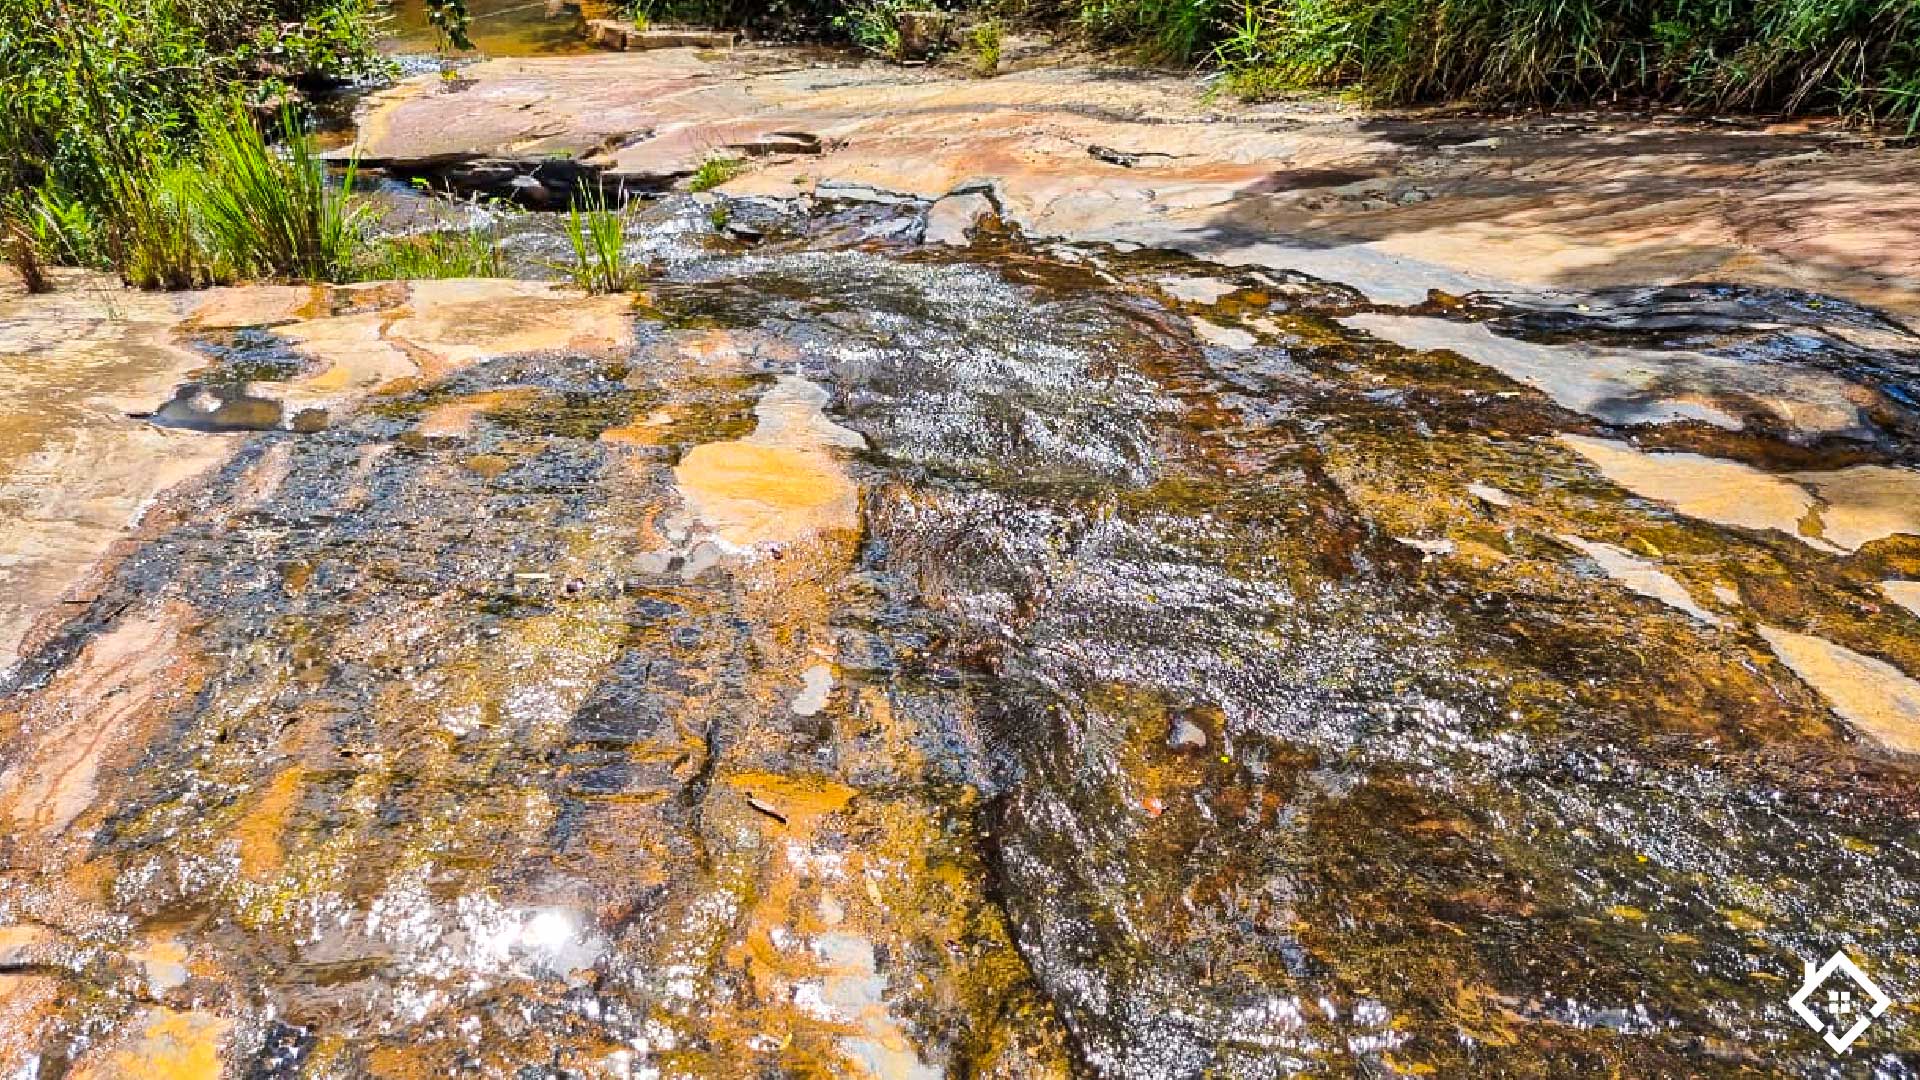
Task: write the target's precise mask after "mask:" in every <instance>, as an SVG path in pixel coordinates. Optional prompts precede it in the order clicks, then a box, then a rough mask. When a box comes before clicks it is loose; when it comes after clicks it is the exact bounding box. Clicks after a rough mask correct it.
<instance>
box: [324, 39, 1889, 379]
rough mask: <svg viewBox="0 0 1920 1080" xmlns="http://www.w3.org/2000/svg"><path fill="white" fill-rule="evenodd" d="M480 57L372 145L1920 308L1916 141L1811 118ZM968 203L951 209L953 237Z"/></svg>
mask: <svg viewBox="0 0 1920 1080" xmlns="http://www.w3.org/2000/svg"><path fill="white" fill-rule="evenodd" d="M460 76H461V77H460V79H459V80H457V81H456V82H453V83H447V82H445V81H444V80H441V79H439V78H438V77H436V76H425V77H421V78H417V79H413V80H410V81H408V82H405V83H402V84H400V85H399V86H397V87H395V88H393V89H392V90H389V91H386V92H383V93H382V94H380V95H377V96H376V97H375V98H373V99H372V100H371V102H370V103H369V106H368V107H367V108H366V109H365V110H364V112H363V116H362V130H361V135H360V141H359V145H358V147H357V152H358V153H359V154H360V155H361V157H362V161H363V163H366V164H369V165H374V166H381V167H386V168H391V169H393V170H395V171H397V172H400V173H403V174H409V175H418V176H427V177H432V178H435V179H437V180H440V181H442V182H446V183H450V184H452V185H454V186H456V187H460V188H463V189H467V190H481V191H486V192H488V193H491V194H499V195H504V196H509V197H516V198H518V197H521V194H522V193H523V192H524V191H528V190H535V191H538V192H540V193H542V198H549V197H552V198H556V199H560V200H563V199H564V198H565V191H566V190H567V189H569V188H571V186H572V185H573V184H574V183H575V181H576V178H577V177H579V176H587V177H590V178H591V177H598V178H599V179H600V180H601V182H602V186H603V187H604V188H605V189H606V190H607V191H609V192H610V193H614V194H618V193H620V192H623V191H625V192H635V191H643V192H644V191H653V190H657V189H660V188H664V187H668V186H671V185H673V184H675V183H676V182H678V181H680V180H681V179H683V178H684V177H686V176H688V175H689V174H691V173H692V172H693V171H694V170H695V169H697V168H698V167H699V166H700V164H701V162H702V161H704V160H705V159H707V158H709V157H712V156H716V155H717V156H726V157H735V158H746V159H751V160H752V161H753V167H752V168H751V169H749V170H747V171H746V172H745V173H743V174H742V175H740V176H737V177H736V178H734V179H733V180H731V181H730V182H728V183H727V184H726V185H724V187H723V189H722V190H724V191H727V192H729V193H732V194H734V195H736V196H743V197H744V196H757V197H777V198H781V199H813V198H845V197H859V196H860V194H861V193H870V194H871V195H874V196H881V197H896V198H897V197H911V198H914V199H919V200H924V201H928V202H936V203H938V202H940V201H942V200H945V199H946V198H947V197H949V196H956V195H964V194H966V193H968V192H973V191H981V190H988V191H991V192H992V193H993V195H994V198H995V200H996V205H997V206H998V208H999V211H1000V213H1001V214H1002V215H1003V216H1004V217H1005V218H1006V219H1007V220H1008V221H1009V222H1012V223H1014V224H1017V225H1018V226H1019V227H1020V228H1021V229H1023V230H1024V231H1025V232H1026V233H1027V234H1028V235H1031V236H1048V237H1057V238H1062V239H1070V240H1078V241H1097V242H1106V243H1124V244H1140V245H1148V246H1154V247H1163V248H1172V249H1177V250H1181V251H1185V252H1189V253H1192V254H1195V255H1200V256H1204V257H1206V258H1209V259H1212V260H1215V261H1218V262H1222V263H1230V264H1236V265H1248V266H1264V267H1268V268H1272V269H1280V270H1297V271H1302V272H1305V273H1310V274H1314V275H1316V276H1318V277H1320V278H1323V279H1325V280H1328V281H1333V282H1339V283H1342V284H1346V285H1349V286H1351V287H1353V288H1356V289H1358V290H1360V291H1361V292H1362V293H1364V294H1365V295H1367V296H1368V297H1370V298H1372V299H1374V300H1378V301H1381V302H1386V303H1395V304H1404V303H1416V302H1418V301H1420V300H1422V299H1424V298H1425V297H1426V295H1427V291H1428V290H1429V289H1442V290H1445V291H1447V292H1451V293H1456V294H1463V293H1466V292H1470V291H1476V290H1496V289H1515V288H1519V289H1525V290H1528V291H1531V292H1542V291H1562V290H1577V291H1578V296H1575V297H1574V299H1575V300H1578V299H1580V298H1581V297H1585V296H1586V294H1587V291H1588V290H1594V289H1602V288H1609V287H1622V288H1632V289H1644V288H1645V287H1647V286H1653V285H1661V284H1667V283H1673V282H1708V283H1717V282H1734V283H1739V284H1746V285H1769V286H1779V287H1785V288H1797V289H1805V290H1811V291H1814V292H1818V293H1825V294H1831V295H1838V296H1842V297H1846V298H1848V299H1851V300H1854V301H1858V302H1861V303H1866V304H1870V305H1874V306H1876V307H1880V308H1883V309H1887V310H1891V311H1894V312H1897V313H1899V314H1900V315H1901V316H1902V317H1904V318H1906V319H1909V320H1910V319H1913V318H1915V317H1920V301H1916V300H1915V297H1916V296H1920V193H1916V191H1915V189H1914V186H1913V185H1912V184H1911V183H1910V182H1909V181H1910V180H1911V176H1912V171H1913V165H1912V153H1911V151H1910V150H1903V149H1894V148H1887V147H1885V146H1877V145H1875V144H1873V142H1872V140H1869V139H1862V138H1859V137H1857V136H1855V135H1851V134H1846V133H1842V132H1838V131H1833V132H1826V133H1821V132H1818V131H1814V132H1808V131H1806V130H1804V125H1802V126H1801V127H1800V128H1797V129H1793V130H1772V129H1767V128H1764V127H1762V126H1760V125H1757V124H1755V125H1749V126H1746V127H1726V126H1712V125H1706V124H1701V123H1697V122H1692V121H1686V120H1680V119H1677V118H1669V117H1658V116H1655V117H1621V116H1611V117H1609V116H1600V115H1588V114H1574V115H1567V116H1555V117H1498V116H1486V115H1423V114H1382V113H1368V112H1363V111H1360V110H1357V109H1355V108H1354V107H1352V106H1350V105H1345V104H1341V103H1339V102H1336V101H1333V100H1331V99H1304V100H1295V101H1290V102H1283V103H1279V104H1272V105H1262V106H1242V105H1238V104H1235V103H1233V102H1231V101H1230V100H1227V99H1225V98H1223V97H1214V96H1210V95H1207V94H1205V93H1204V92H1203V91H1204V88H1203V87H1201V86H1199V85H1197V84H1196V83H1195V81H1193V80H1192V79H1186V78H1179V77H1175V76H1155V75H1150V74H1145V73H1142V72H1141V71H1139V70H1136V69H1115V68H1103V67H1062V66H1048V67H1041V68H1035V69H1031V70H1023V71H1018V72H1013V73H1010V74H1006V75H1003V76H1001V77H998V78H994V79H968V78H955V77H953V76H951V75H945V74H939V73H935V72H932V71H929V70H926V69H910V70H903V69H901V68H899V67H897V66H892V65H886V64H879V63H873V64H865V65H862V64H856V63H846V62H841V63H826V62H821V60H820V59H819V58H818V57H817V56H816V55H810V54H805V53H798V52H791V51H783V50H779V49H755V50H749V51H744V52H738V53H733V54H727V55H720V54H716V53H709V52H701V51H699V50H694V49H666V50H660V51H656V52H648V53H633V54H618V55H615V54H600V55H593V56H586V57H566V58H542V57H534V58H503V59H493V60H488V61H485V62H483V63H479V64H475V65H472V66H469V67H465V68H462V69H461V72H460ZM795 136H800V137H804V138H805V139H806V140H808V142H807V144H806V145H805V146H804V148H802V149H800V150H799V151H798V152H795V150H794V148H792V147H791V145H790V143H791V140H792V139H793V138H794V137H795ZM346 152H347V151H342V153H346ZM516 176H518V177H531V178H532V179H533V182H532V185H531V186H530V187H522V188H518V189H516V188H515V187H513V185H512V182H511V181H512V179H513V178H514V177H516ZM556 193H557V194H556ZM536 205H538V204H536ZM961 212H962V207H961V206H960V205H950V206H946V207H944V208H943V209H942V210H941V211H940V213H939V214H938V215H936V219H935V222H934V224H935V225H936V226H937V228H936V230H935V233H934V237H935V241H934V242H942V243H945V242H951V239H952V237H953V236H954V234H955V227H956V226H955V223H954V219H956V218H958V217H959V216H960V213H961ZM1569 295H1572V294H1569ZM1559 299H1560V300H1566V299H1567V296H1565V295H1563V296H1561V297H1559ZM1669 359H1670V360H1671V361H1672V362H1674V363H1680V364H1685V363H1687V358H1685V357H1684V356H1680V355H1675V356H1673V357H1670V358H1669Z"/></svg>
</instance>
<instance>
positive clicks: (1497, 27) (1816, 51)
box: [1086, 0, 1920, 130]
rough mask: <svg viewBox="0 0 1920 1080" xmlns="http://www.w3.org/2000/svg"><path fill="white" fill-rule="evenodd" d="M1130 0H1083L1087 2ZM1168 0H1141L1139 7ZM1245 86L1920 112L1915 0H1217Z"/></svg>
mask: <svg viewBox="0 0 1920 1080" xmlns="http://www.w3.org/2000/svg"><path fill="white" fill-rule="evenodd" d="M1120 2H1125V0H1086V3H1087V4H1088V5H1089V6H1094V5H1106V4H1112V3H1120ZM1165 2H1167V0H1138V2H1137V3H1133V4H1131V6H1134V7H1136V8H1139V9H1141V10H1147V9H1149V8H1153V7H1156V6H1158V5H1161V4H1163V3H1165ZM1213 6H1214V7H1215V9H1216V10H1215V11H1214V19H1215V27H1216V29H1215V39H1214V53H1213V56H1214V58H1215V59H1217V60H1218V61H1219V62H1220V63H1221V64H1222V65H1223V66H1225V67H1227V68H1228V70H1229V72H1230V73H1231V78H1230V82H1231V84H1232V85H1233V86H1234V87H1235V88H1236V89H1238V90H1240V91H1242V92H1243V93H1248V94H1252V95H1259V94H1262V93H1266V92H1270V91H1273V90H1276V89H1283V88H1288V87H1297V86H1306V85H1326V84H1351V85H1355V86H1357V87H1359V88H1360V89H1361V90H1363V91H1364V92H1365V93H1366V94H1368V95H1369V96H1370V97H1372V98H1374V99H1376V100H1380V101H1385V102H1411V101H1420V100H1435V99H1457V98H1474V99H1481V100H1492V101H1512V102H1526V103H1538V104H1562V103H1572V102H1593V101H1599V102H1610V101H1611V102H1619V101H1636V100H1637V101H1665V102H1673V103H1678V104H1682V105H1687V106H1693V107H1699V108H1716V109H1743V110H1757V111H1769V112H1770V111H1785V112H1800V111H1807V110H1832V111H1840V112H1848V113H1853V114H1856V115H1859V116H1862V117H1865V118H1867V119H1870V120H1874V121H1880V122H1891V123H1897V124H1901V125H1903V126H1905V127H1907V128H1908V129H1909V130H1913V129H1914V128H1915V126H1916V125H1920V2H1917V0H1750V2H1740V3H1736V2H1733V0H1215V3H1214V5H1213Z"/></svg>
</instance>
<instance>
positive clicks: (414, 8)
mask: <svg viewBox="0 0 1920 1080" xmlns="http://www.w3.org/2000/svg"><path fill="white" fill-rule="evenodd" d="M389 4H390V11H391V15H392V21H391V22H389V23H388V27H389V29H390V34H391V36H389V37H388V38H387V40H386V42H385V47H386V49H387V51H389V52H395V53H432V52H438V51H441V49H442V47H443V45H444V42H443V41H442V39H441V37H440V33H439V31H438V30H436V29H435V28H434V25H433V23H432V22H431V21H429V20H428V18H427V5H426V0H389ZM599 9H600V5H598V4H596V3H595V0H467V10H468V12H469V14H470V15H471V17H472V21H471V22H470V23H469V25H468V30H467V37H468V38H469V39H470V40H472V42H473V44H474V48H475V49H476V50H477V51H478V52H480V53H482V54H484V55H486V56H555V55H564V54H567V53H578V52H586V51H588V49H589V46H588V43H587V38H586V25H587V19H589V18H597V17H598V16H599Z"/></svg>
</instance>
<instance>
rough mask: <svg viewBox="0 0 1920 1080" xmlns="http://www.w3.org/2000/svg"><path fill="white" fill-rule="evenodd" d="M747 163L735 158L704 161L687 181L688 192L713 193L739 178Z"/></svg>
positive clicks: (716, 158)
mask: <svg viewBox="0 0 1920 1080" xmlns="http://www.w3.org/2000/svg"><path fill="white" fill-rule="evenodd" d="M746 167H747V163H746V162H744V161H742V160H740V159H739V158H734V157H722V156H717V155H716V156H714V157H710V158H708V159H706V160H705V161H702V162H701V163H700V167H699V168H698V169H695V170H694V171H693V176H692V177H691V178H690V179H689V180H688V181H687V190H688V191H712V190H713V189H714V188H717V187H719V186H720V185H721V184H724V183H726V182H727V181H729V180H731V179H733V178H734V177H736V176H739V175H740V174H741V172H743V171H744V170H745V169H746Z"/></svg>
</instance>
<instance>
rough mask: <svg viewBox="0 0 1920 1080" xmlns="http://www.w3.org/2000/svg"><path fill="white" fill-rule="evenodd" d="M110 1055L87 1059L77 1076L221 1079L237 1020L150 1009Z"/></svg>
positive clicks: (81, 1079) (95, 1079) (91, 1079)
mask: <svg viewBox="0 0 1920 1080" xmlns="http://www.w3.org/2000/svg"><path fill="white" fill-rule="evenodd" d="M139 1024H140V1027H139V1028H138V1030H137V1031H136V1032H135V1033H133V1034H131V1035H130V1036H129V1037H128V1038H126V1039H125V1040H123V1041H122V1042H121V1043H120V1044H119V1045H118V1046H117V1047H115V1048H114V1049H113V1050H112V1051H111V1053H109V1054H108V1055H107V1056H106V1057H105V1059H104V1060H101V1061H98V1062H94V1061H92V1060H91V1059H83V1060H82V1062H81V1064H80V1067H79V1068H78V1069H77V1070H75V1071H74V1072H73V1073H71V1074H69V1075H70V1076H71V1077H72V1078H73V1080H219V1078H220V1076H221V1074H222V1063H221V1052H222V1049H223V1047H224V1044H225V1042H226V1039H227V1036H228V1035H229V1034H230V1033H231V1032H232V1030H233V1021H231V1020H228V1019H226V1018H225V1017H220V1016H215V1015H213V1014H211V1013H205V1012H200V1011H198V1010H195V1011H190V1012H189V1011H182V1010H178V1009H148V1010H147V1011H146V1012H145V1013H143V1014H142V1015H141V1017H140V1020H139Z"/></svg>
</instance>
